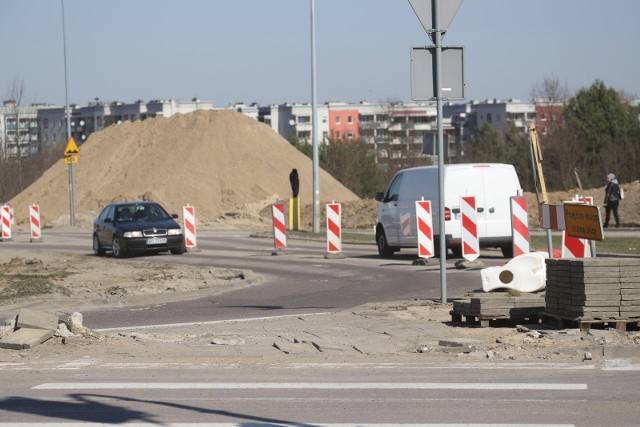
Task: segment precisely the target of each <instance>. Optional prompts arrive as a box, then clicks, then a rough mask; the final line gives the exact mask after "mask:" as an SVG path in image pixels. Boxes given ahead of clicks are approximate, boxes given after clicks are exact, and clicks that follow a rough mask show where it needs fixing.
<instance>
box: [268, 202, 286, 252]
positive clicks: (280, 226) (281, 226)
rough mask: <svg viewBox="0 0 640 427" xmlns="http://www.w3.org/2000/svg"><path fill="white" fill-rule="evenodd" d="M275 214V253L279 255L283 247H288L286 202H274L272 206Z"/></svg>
mask: <svg viewBox="0 0 640 427" xmlns="http://www.w3.org/2000/svg"><path fill="white" fill-rule="evenodd" d="M271 212H272V215H273V245H274V249H275V250H274V252H273V255H277V254H278V252H279V251H280V250H281V249H282V248H286V247H287V228H286V225H285V214H284V203H281V202H278V203H274V204H273V205H272V208H271Z"/></svg>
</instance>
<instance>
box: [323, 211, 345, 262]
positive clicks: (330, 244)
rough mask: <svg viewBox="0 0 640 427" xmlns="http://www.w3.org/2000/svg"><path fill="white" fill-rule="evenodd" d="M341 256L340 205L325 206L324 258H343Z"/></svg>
mask: <svg viewBox="0 0 640 427" xmlns="http://www.w3.org/2000/svg"><path fill="white" fill-rule="evenodd" d="M343 257H344V255H343V254H342V205H341V204H340V203H336V202H331V203H329V204H327V254H326V255H325V258H343Z"/></svg>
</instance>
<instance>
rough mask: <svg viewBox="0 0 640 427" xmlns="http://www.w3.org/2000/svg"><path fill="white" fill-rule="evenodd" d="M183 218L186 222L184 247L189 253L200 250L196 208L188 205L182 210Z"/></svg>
mask: <svg viewBox="0 0 640 427" xmlns="http://www.w3.org/2000/svg"><path fill="white" fill-rule="evenodd" d="M182 218H183V222H184V227H183V228H184V247H185V249H186V250H187V251H188V252H195V251H197V250H198V241H197V238H196V208H195V207H193V206H191V205H190V204H188V203H187V206H184V207H183V208H182Z"/></svg>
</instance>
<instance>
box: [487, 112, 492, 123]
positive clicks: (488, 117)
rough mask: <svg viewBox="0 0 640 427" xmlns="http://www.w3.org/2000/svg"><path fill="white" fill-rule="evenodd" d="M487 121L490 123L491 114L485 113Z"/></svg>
mask: <svg viewBox="0 0 640 427" xmlns="http://www.w3.org/2000/svg"><path fill="white" fill-rule="evenodd" d="M487 121H488V122H489V123H491V113H487Z"/></svg>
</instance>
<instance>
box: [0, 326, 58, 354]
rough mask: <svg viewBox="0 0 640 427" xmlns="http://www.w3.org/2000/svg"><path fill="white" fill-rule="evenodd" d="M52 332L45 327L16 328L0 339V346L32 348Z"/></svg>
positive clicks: (14, 348) (46, 338) (18, 348)
mask: <svg viewBox="0 0 640 427" xmlns="http://www.w3.org/2000/svg"><path fill="white" fill-rule="evenodd" d="M53 334H54V331H52V330H45V329H29V328H22V329H18V330H17V331H14V332H12V333H10V334H9V335H7V336H6V337H4V338H2V339H0V348H8V349H11V350H23V349H28V348H33V347H35V346H36V345H38V344H42V343H43V342H45V341H46V340H48V339H49V338H51V337H52V336H53Z"/></svg>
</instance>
